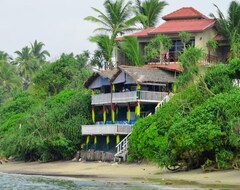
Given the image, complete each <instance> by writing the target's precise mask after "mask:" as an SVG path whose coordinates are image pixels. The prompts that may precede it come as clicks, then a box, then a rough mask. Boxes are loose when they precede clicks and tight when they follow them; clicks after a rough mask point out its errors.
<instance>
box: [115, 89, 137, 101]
mask: <svg viewBox="0 0 240 190" xmlns="http://www.w3.org/2000/svg"><path fill="white" fill-rule="evenodd" d="M136 100H137V93H136V91H129V92H117V93H113V96H112V102H113V103H121V102H134V101H136Z"/></svg>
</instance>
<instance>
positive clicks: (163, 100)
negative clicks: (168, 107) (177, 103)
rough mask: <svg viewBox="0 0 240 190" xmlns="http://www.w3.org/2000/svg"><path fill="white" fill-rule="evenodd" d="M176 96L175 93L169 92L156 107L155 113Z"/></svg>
mask: <svg viewBox="0 0 240 190" xmlns="http://www.w3.org/2000/svg"><path fill="white" fill-rule="evenodd" d="M173 96H174V94H173V93H169V94H168V95H167V96H165V97H164V98H163V99H162V100H161V101H160V102H159V103H158V105H157V106H156V107H155V113H156V112H157V110H158V109H159V108H161V107H163V105H164V104H165V103H167V102H168V101H169V100H170V99H171V98H172V97H173Z"/></svg>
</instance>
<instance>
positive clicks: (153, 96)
mask: <svg viewBox="0 0 240 190" xmlns="http://www.w3.org/2000/svg"><path fill="white" fill-rule="evenodd" d="M167 95H168V93H167V92H151V91H140V98H139V100H140V101H142V102H144V101H146V102H149V101H153V102H160V101H161V100H163V99H164V97H166V96H167Z"/></svg>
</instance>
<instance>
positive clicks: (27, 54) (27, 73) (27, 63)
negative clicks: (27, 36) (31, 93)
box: [14, 46, 39, 89]
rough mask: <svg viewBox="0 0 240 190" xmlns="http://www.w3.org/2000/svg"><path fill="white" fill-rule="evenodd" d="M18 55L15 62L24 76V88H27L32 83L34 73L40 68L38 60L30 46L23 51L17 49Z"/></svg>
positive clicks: (20, 73)
mask: <svg viewBox="0 0 240 190" xmlns="http://www.w3.org/2000/svg"><path fill="white" fill-rule="evenodd" d="M15 53H16V54H17V55H18V57H17V58H16V60H15V62H14V64H16V65H17V68H18V71H19V75H20V76H21V77H22V80H23V86H24V89H27V88H28V86H29V84H30V83H31V77H32V75H33V73H34V72H35V71H36V70H37V69H38V68H39V65H38V61H37V60H36V59H34V57H33V56H32V53H31V48H29V47H28V46H26V47H24V48H22V50H21V51H15Z"/></svg>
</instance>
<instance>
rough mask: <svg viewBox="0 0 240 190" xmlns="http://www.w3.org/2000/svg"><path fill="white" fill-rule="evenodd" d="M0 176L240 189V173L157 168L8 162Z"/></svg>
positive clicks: (60, 162) (236, 171) (61, 162)
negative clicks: (34, 176) (84, 179)
mask: <svg viewBox="0 0 240 190" xmlns="http://www.w3.org/2000/svg"><path fill="white" fill-rule="evenodd" d="M0 172H4V173H18V174H33V175H50V176H70V177H81V178H84V177H86V178H90V179H96V178H99V179H108V180H112V181H113V180H116V181H121V182H124V181H131V180H138V181H143V182H148V183H153V184H163V185H177V186H178V185H200V186H201V187H219V188H231V189H232V188H233V189H240V171H239V170H227V171H217V172H202V171H201V170H200V169H198V170H192V171H188V172H176V173H173V172H170V171H168V170H165V169H161V168H159V167H157V166H156V165H154V164H127V163H126V164H125V163H124V164H116V163H104V162H72V161H57V162H50V163H39V162H8V163H3V164H0Z"/></svg>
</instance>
